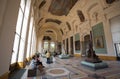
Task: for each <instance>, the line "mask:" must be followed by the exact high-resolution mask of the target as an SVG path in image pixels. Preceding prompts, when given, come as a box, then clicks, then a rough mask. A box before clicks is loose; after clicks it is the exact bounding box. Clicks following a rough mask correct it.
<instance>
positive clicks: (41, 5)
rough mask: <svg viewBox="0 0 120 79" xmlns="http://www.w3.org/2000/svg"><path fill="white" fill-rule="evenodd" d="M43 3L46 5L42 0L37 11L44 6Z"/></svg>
mask: <svg viewBox="0 0 120 79" xmlns="http://www.w3.org/2000/svg"><path fill="white" fill-rule="evenodd" d="M45 3H46V1H45V0H43V1H42V2H41V3H40V5H39V10H40V9H41V8H42V7H43V6H44V5H45Z"/></svg>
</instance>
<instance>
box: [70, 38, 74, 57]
mask: <svg viewBox="0 0 120 79" xmlns="http://www.w3.org/2000/svg"><path fill="white" fill-rule="evenodd" d="M70 54H71V55H72V56H73V55H74V51H73V36H72V37H70Z"/></svg>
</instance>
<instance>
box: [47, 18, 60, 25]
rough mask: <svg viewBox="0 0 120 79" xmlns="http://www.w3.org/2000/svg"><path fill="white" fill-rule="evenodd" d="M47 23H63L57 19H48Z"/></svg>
mask: <svg viewBox="0 0 120 79" xmlns="http://www.w3.org/2000/svg"><path fill="white" fill-rule="evenodd" d="M45 22H46V23H47V22H54V23H57V24H59V25H60V24H61V23H62V22H61V21H60V20H57V19H46V20H45Z"/></svg>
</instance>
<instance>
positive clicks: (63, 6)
mask: <svg viewBox="0 0 120 79" xmlns="http://www.w3.org/2000/svg"><path fill="white" fill-rule="evenodd" d="M77 1H78V0H52V2H51V5H50V7H49V10H48V11H49V12H50V13H51V14H53V15H58V16H62V15H67V14H68V13H69V11H70V10H71V8H72V7H73V6H74V4H75V3H76V2H77Z"/></svg>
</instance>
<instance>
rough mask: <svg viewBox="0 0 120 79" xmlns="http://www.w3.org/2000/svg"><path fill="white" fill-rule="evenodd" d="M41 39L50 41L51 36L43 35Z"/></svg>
mask: <svg viewBox="0 0 120 79" xmlns="http://www.w3.org/2000/svg"><path fill="white" fill-rule="evenodd" d="M43 40H48V41H50V40H51V38H50V37H49V36H44V37H43Z"/></svg>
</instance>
